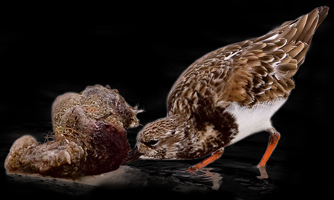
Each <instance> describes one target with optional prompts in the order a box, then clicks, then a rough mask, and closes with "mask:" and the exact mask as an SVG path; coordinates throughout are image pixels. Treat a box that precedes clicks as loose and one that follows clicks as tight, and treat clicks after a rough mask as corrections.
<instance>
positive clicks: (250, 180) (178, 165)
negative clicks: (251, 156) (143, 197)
mask: <svg viewBox="0 0 334 200" xmlns="http://www.w3.org/2000/svg"><path fill="white" fill-rule="evenodd" d="M153 162H155V163H156V164H154V165H153ZM136 165H137V167H135V166H121V167H120V168H119V169H118V170H115V171H112V172H108V173H104V174H100V175H96V176H85V177H82V178H80V179H79V180H74V181H72V180H68V179H58V178H52V177H42V176H40V175H18V174H12V175H7V179H8V182H9V184H12V185H14V184H15V185H21V186H24V185H27V184H29V185H30V187H35V188H39V189H41V190H42V191H43V190H45V191H46V192H51V191H52V192H56V193H57V194H69V195H74V196H91V195H93V194H95V193H96V191H99V192H101V191H103V194H104V193H109V192H114V191H123V190H124V191H125V190H126V191H132V190H140V191H141V192H145V191H149V190H152V189H154V190H157V191H169V192H174V193H176V194H194V193H195V194H205V195H209V194H217V192H222V194H224V195H225V196H226V197H231V198H232V197H233V198H234V197H238V198H239V199H244V198H246V197H247V198H246V199H252V198H253V197H254V198H255V197H261V195H263V197H265V195H268V194H270V192H271V191H272V190H273V189H274V188H275V185H274V182H273V181H271V180H267V179H258V178H257V177H256V176H255V175H256V173H253V172H255V171H256V170H251V171H249V172H246V171H247V170H246V171H244V172H243V173H245V174H242V173H240V172H237V171H234V169H229V170H226V173H224V172H222V171H223V170H221V169H218V168H215V167H214V168H212V167H207V168H203V169H202V170H200V171H196V172H187V171H186V169H187V168H188V166H189V163H187V162H181V161H177V162H175V161H142V160H141V161H138V162H137V164H136ZM253 169H254V168H253ZM239 170H241V169H239ZM233 173H235V174H233ZM259 195H260V196H259Z"/></svg>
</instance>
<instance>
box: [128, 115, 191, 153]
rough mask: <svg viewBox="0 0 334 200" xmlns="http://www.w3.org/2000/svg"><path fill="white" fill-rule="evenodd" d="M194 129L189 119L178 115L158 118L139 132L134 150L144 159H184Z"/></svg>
mask: <svg viewBox="0 0 334 200" xmlns="http://www.w3.org/2000/svg"><path fill="white" fill-rule="evenodd" d="M192 131H194V130H193V129H192V128H191V126H190V124H188V121H185V120H182V119H181V118H178V117H177V116H172V117H167V118H163V119H158V120H156V121H154V122H152V123H149V124H147V125H146V126H145V127H144V128H143V129H142V130H141V131H140V132H139V134H138V136H137V144H136V149H135V150H134V151H137V155H138V153H139V154H140V155H141V156H140V158H143V159H183V154H184V153H183V152H184V151H187V148H189V141H188V140H189V139H188V138H189V137H188V136H189V134H192Z"/></svg>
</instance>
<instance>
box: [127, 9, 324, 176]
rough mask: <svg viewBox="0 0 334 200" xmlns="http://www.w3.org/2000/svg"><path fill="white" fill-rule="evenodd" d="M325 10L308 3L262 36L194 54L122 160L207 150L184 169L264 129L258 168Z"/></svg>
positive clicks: (191, 155)
mask: <svg viewBox="0 0 334 200" xmlns="http://www.w3.org/2000/svg"><path fill="white" fill-rule="evenodd" d="M328 10H329V8H328V7H326V6H323V7H318V8H315V9H314V10H312V11H311V12H310V13H308V14H306V15H303V16H301V17H299V18H298V19H296V20H294V21H287V22H284V23H283V24H282V25H281V26H280V27H278V28H276V29H275V30H272V31H270V32H269V33H267V34H265V35H264V36H261V37H258V38H254V39H250V40H245V41H242V42H239V43H235V44H231V45H228V46H225V47H222V48H219V49H217V50H215V51H212V52H210V53H208V54H206V55H204V56H203V57H201V58H200V59H198V60H196V61H195V62H194V63H193V64H191V65H190V66H189V67H188V68H187V69H186V70H185V71H184V72H183V73H182V74H181V76H180V77H179V78H178V80H177V81H176V82H175V84H174V86H173V87H172V89H171V91H170V93H169V96H168V100H167V106H168V115H167V117H166V118H162V119H158V120H156V121H154V122H152V123H149V124H147V125H146V126H145V127H144V128H143V129H142V130H141V131H140V132H139V134H138V136H137V144H136V147H135V148H134V149H133V150H132V151H131V152H130V153H129V158H128V162H130V161H133V160H135V159H138V158H140V159H196V158H200V157H203V156H207V155H210V154H211V156H210V157H208V158H207V159H205V160H204V161H202V162H200V163H198V164H196V165H194V166H191V167H190V168H189V169H188V171H195V170H199V169H201V168H203V167H205V166H206V165H208V164H210V163H211V162H213V161H215V160H217V159H219V158H220V157H221V155H222V154H223V152H224V148H225V147H227V146H229V145H232V144H234V143H236V142H238V141H240V140H242V139H243V138H245V137H247V136H249V135H251V134H254V133H257V132H260V131H263V130H266V131H267V132H268V133H269V134H270V137H269V143H268V146H267V149H266V151H265V153H264V155H263V157H262V159H261V161H260V163H259V164H258V167H259V168H260V169H261V168H262V169H263V168H264V167H265V165H266V163H267V161H268V159H269V157H270V155H271V154H272V152H273V151H274V149H275V147H276V145H277V143H278V141H279V139H280V134H279V132H277V131H276V129H275V128H274V127H273V125H272V124H271V121H270V119H271V117H272V116H273V115H274V114H275V112H276V111H277V110H278V109H279V108H280V107H281V106H282V105H283V104H284V103H285V102H286V100H287V99H288V97H289V95H290V93H291V91H292V89H294V88H295V83H294V80H293V76H294V75H295V74H296V72H297V70H298V69H299V67H300V65H301V64H302V63H303V62H304V59H305V55H306V52H307V50H308V48H309V45H310V42H311V40H312V37H313V35H314V32H315V30H316V29H317V28H318V27H319V25H320V24H321V22H322V21H323V20H324V19H325V18H326V16H327V14H328ZM260 171H261V170H260Z"/></svg>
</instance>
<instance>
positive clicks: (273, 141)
mask: <svg viewBox="0 0 334 200" xmlns="http://www.w3.org/2000/svg"><path fill="white" fill-rule="evenodd" d="M267 131H268V132H269V133H270V136H269V142H268V147H267V150H266V152H265V153H264V155H263V157H262V159H261V161H260V163H259V164H258V165H257V167H258V168H261V167H264V166H265V165H266V163H267V161H268V159H269V157H270V155H271V153H272V152H273V151H274V149H275V147H276V145H277V143H278V140H279V139H280V137H281V135H280V134H279V133H278V132H277V131H276V130H275V129H274V128H270V129H267Z"/></svg>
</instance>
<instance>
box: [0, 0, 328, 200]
mask: <svg viewBox="0 0 334 200" xmlns="http://www.w3.org/2000/svg"><path fill="white" fill-rule="evenodd" d="M320 5H329V6H331V5H330V4H329V3H328V2H326V1H325V2H324V3H321V2H317V4H314V5H307V6H306V5H303V6H301V7H300V9H299V10H298V11H297V10H295V9H294V8H293V6H291V7H284V6H282V5H281V6H278V7H275V8H272V6H271V7H270V8H271V9H270V10H269V9H264V10H263V9H260V8H258V7H256V6H255V7H254V8H252V9H247V8H249V7H250V6H251V5H245V6H244V7H243V6H241V5H240V7H238V10H236V12H237V13H238V16H245V17H244V18H243V19H242V20H243V23H240V20H241V19H237V18H233V17H232V16H231V13H230V14H229V13H226V12H225V13H219V12H217V11H216V12H214V11H212V13H211V12H210V13H211V15H210V16H209V15H208V14H207V13H209V12H205V15H204V12H203V13H202V14H203V17H200V16H199V15H200V14H199V13H201V12H199V11H197V12H195V11H194V12H190V11H189V14H188V12H187V13H186V14H185V15H184V17H178V15H175V13H173V12H166V13H163V14H162V13H160V15H158V14H159V12H158V11H155V12H153V13H152V15H150V14H147V13H146V15H145V14H143V13H141V12H138V13H135V14H134V13H132V14H133V15H134V16H133V17H130V19H129V20H117V19H116V18H113V19H112V20H111V19H110V18H111V17H110V18H108V17H105V16H101V17H100V18H99V17H98V19H97V20H95V19H94V20H93V19H90V20H88V18H89V17H87V20H86V18H82V19H81V20H74V19H73V20H72V18H70V19H67V20H60V21H59V20H58V19H53V18H50V19H49V18H43V19H41V18H38V19H39V20H37V21H34V22H31V23H28V22H29V20H28V19H27V21H25V20H24V19H22V20H18V21H17V23H8V24H7V25H6V26H4V28H3V30H1V32H0V39H1V49H0V55H1V59H2V63H3V64H2V65H3V66H4V67H5V69H6V72H5V73H4V72H2V90H1V93H2V94H1V100H0V120H1V127H2V128H1V132H0V163H4V160H5V158H6V155H7V154H8V151H9V148H10V147H11V145H12V144H13V142H14V141H15V140H16V139H17V138H19V137H21V136H23V135H25V134H30V135H33V136H34V137H36V138H37V139H38V140H39V141H40V142H44V141H45V137H46V135H47V134H49V133H51V132H52V125H51V105H52V102H53V100H54V99H55V98H56V97H57V96H58V95H60V94H63V93H65V92H69V91H74V92H79V91H82V90H83V89H84V88H85V87H86V86H87V85H94V84H101V85H106V84H109V85H110V86H111V88H117V89H118V90H119V92H120V94H121V95H122V96H123V97H124V98H125V99H126V101H127V102H128V103H129V104H130V105H133V106H135V105H136V104H138V105H139V108H143V109H145V112H144V113H141V114H139V115H138V118H139V119H140V121H141V124H143V125H145V124H146V123H148V122H150V121H153V120H155V119H158V118H161V117H164V116H165V115H166V98H167V95H168V92H169V90H170V88H171V86H172V84H173V83H174V81H175V80H176V79H177V77H178V76H179V75H180V74H181V73H182V71H183V70H185V69H186V68H187V66H189V65H190V64H191V63H192V62H193V61H194V60H196V59H197V58H199V57H201V56H202V55H204V54H205V53H207V52H209V51H211V50H214V49H217V48H219V47H222V46H224V45H227V44H230V43H232V42H237V41H241V40H244V39H247V38H251V37H255V36H260V35H261V34H264V33H266V32H268V31H269V30H270V29H272V28H273V27H275V26H278V25H279V24H281V23H282V22H283V21H284V20H290V19H294V18H296V17H298V16H300V15H302V14H305V13H307V12H309V11H311V10H312V9H313V8H314V7H316V6H320ZM231 6H232V5H231ZM234 6H235V5H234ZM267 6H268V5H267ZM216 9H217V8H216ZM282 9H283V11H282ZM226 10H229V9H226ZM171 13H173V14H174V15H172V14H171ZM194 13H196V17H191V16H193V15H194ZM283 13H289V14H285V15H283ZM330 13H331V11H330ZM140 14H142V15H140ZM140 16H141V17H140ZM162 16H163V17H162ZM263 16H267V17H263ZM219 17H221V18H222V19H223V21H222V20H220V18H219ZM154 18H156V20H157V21H154V20H153V19H154ZM259 18H260V19H263V20H262V21H261V20H258V19H259ZM208 19H210V22H208V23H204V21H205V20H208ZM332 19H333V17H332V16H331V14H329V17H328V18H327V19H326V20H325V21H324V23H323V24H322V25H321V26H320V28H319V30H318V31H317V33H316V35H315V37H314V39H313V44H312V45H311V49H310V51H309V52H308V55H307V57H306V61H305V63H304V64H303V66H302V67H301V68H300V71H299V72H298V74H297V76H296V77H295V80H296V85H297V87H296V89H295V90H294V91H293V92H292V95H291V96H290V98H289V100H288V101H287V103H286V104H285V105H284V106H283V107H282V108H281V109H280V110H279V111H278V112H277V113H276V115H275V116H274V117H273V119H272V121H273V125H274V126H275V128H276V129H277V130H278V131H279V132H280V133H281V136H282V137H281V140H280V142H279V144H278V146H277V148H276V149H275V151H274V153H273V155H272V156H271V158H270V160H269V161H268V164H267V173H268V174H269V178H268V179H259V178H258V177H257V176H259V175H260V172H259V170H258V169H257V168H256V165H257V164H258V162H259V161H260V159H261V157H262V155H263V153H264V151H265V149H266V146H267V140H268V134H267V133H265V132H261V133H259V134H256V135H253V136H251V137H249V138H246V139H245V140H243V141H240V142H239V143H237V144H235V145H233V146H229V147H227V148H226V150H225V152H224V154H223V156H222V158H220V159H219V160H217V161H216V162H214V163H212V164H210V165H209V166H208V167H207V168H205V169H203V170H201V171H199V172H196V173H188V172H186V171H185V170H186V169H187V168H188V167H189V166H191V165H193V164H196V163H198V162H200V161H201V160H202V159H199V160H186V161H153V160H139V161H136V162H133V163H131V164H129V165H128V166H122V167H121V168H120V169H119V170H116V171H113V172H110V173H107V174H103V175H99V176H96V177H85V178H83V179H82V180H76V181H75V182H73V181H69V180H61V179H54V178H43V177H39V176H37V177H36V176H25V175H6V173H5V169H4V167H3V164H0V166H1V171H2V172H1V174H2V176H1V182H2V183H3V187H2V189H3V191H4V192H5V193H8V194H9V195H11V196H22V197H29V196H34V197H41V198H44V197H56V198H58V197H71V198H75V197H78V198H91V197H94V196H104V195H109V196H110V197H112V196H113V195H118V194H123V195H125V196H138V195H140V196H143V197H148V198H155V197H156V195H161V197H164V196H183V195H194V194H195V197H202V195H203V196H205V197H209V196H217V198H221V199H269V198H270V199H282V198H287V199H293V198H297V199H300V198H305V197H308V196H317V197H319V199H333V198H334V192H333V189H334V179H333V172H332V164H331V162H332V161H331V158H332V157H333V150H332V146H333V141H334V136H333V134H332V132H333V131H332V120H333V119H332V116H331V110H332V108H331V107H332V97H331V96H332V94H331V93H330V92H331V91H332V90H333V89H332V88H333V87H332V86H333V83H332V75H333V73H334V70H333V67H332V65H333V63H332V61H331V58H332V55H333V50H332V48H330V46H331V45H330V44H333V37H332V35H333V31H332V30H333V28H332V25H333V20H332ZM260 22H261V23H262V24H263V26H257V24H259V23H260ZM219 24H220V25H219ZM5 79H6V80H5ZM4 80H5V81H4ZM141 128H142V127H138V128H135V129H130V130H128V140H129V142H130V144H131V146H132V147H133V146H134V144H135V138H136V134H137V133H138V131H139V130H140V129H141Z"/></svg>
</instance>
